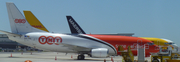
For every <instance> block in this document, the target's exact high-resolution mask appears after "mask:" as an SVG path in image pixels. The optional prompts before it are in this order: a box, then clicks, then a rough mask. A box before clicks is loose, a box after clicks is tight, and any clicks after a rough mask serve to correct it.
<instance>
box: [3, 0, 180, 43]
mask: <svg viewBox="0 0 180 62" xmlns="http://www.w3.org/2000/svg"><path fill="white" fill-rule="evenodd" d="M6 2H14V3H15V5H16V6H17V7H18V8H19V10H20V11H21V12H22V13H23V10H30V11H32V12H33V14H34V15H35V16H36V17H37V18H38V19H39V20H40V21H41V22H42V23H43V24H44V26H45V27H46V28H47V29H48V30H49V31H51V32H58V33H70V29H69V26H68V24H67V20H66V17H65V16H66V15H71V16H73V18H74V19H75V20H76V21H77V22H78V23H79V25H80V26H81V27H82V28H83V29H84V31H85V32H86V33H91V34H112V33H135V35H134V36H138V37H157V38H166V39H169V40H172V41H174V42H175V43H176V44H178V45H179V46H180V0H173V1H172V0H1V1H0V21H1V23H0V25H1V26H0V30H5V31H11V29H10V25H9V19H8V14H7V9H6Z"/></svg>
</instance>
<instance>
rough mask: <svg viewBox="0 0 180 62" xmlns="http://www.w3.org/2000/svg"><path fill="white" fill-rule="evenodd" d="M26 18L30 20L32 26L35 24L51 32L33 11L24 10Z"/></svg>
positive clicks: (35, 26)
mask: <svg viewBox="0 0 180 62" xmlns="http://www.w3.org/2000/svg"><path fill="white" fill-rule="evenodd" d="M23 12H24V15H25V18H26V20H27V21H28V22H29V24H30V25H31V26H33V27H34V28H37V29H40V30H43V31H46V32H49V31H48V30H47V29H46V28H45V27H44V25H43V24H42V23H41V22H40V21H39V20H38V19H37V18H36V17H35V16H34V15H33V13H32V12H31V11H23Z"/></svg>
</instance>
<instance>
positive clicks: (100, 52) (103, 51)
mask: <svg viewBox="0 0 180 62" xmlns="http://www.w3.org/2000/svg"><path fill="white" fill-rule="evenodd" d="M108 53H109V50H108V49H107V48H96V49H92V50H91V57H94V58H104V57H107V56H108Z"/></svg>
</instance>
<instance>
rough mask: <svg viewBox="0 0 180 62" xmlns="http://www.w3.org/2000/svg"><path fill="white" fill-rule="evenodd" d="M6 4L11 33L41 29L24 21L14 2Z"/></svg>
mask: <svg viewBox="0 0 180 62" xmlns="http://www.w3.org/2000/svg"><path fill="white" fill-rule="evenodd" d="M6 6H7V11H8V16H9V22H10V25H11V31H12V33H28V32H41V31H42V30H39V29H36V28H34V27H32V26H31V25H29V23H28V22H27V21H26V19H25V18H24V16H23V15H22V14H21V12H20V11H19V10H18V8H17V7H16V6H15V4H14V3H10V2H7V3H6Z"/></svg>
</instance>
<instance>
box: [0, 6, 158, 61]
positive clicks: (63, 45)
mask: <svg viewBox="0 0 180 62" xmlns="http://www.w3.org/2000/svg"><path fill="white" fill-rule="evenodd" d="M6 6H7V10H8V16H9V22H10V25H11V31H12V33H11V32H6V31H2V30H0V32H2V33H5V34H7V36H8V38H9V39H10V40H13V41H16V42H18V43H21V44H24V45H27V46H30V47H35V48H37V49H42V50H47V51H54V52H65V53H69V52H71V53H78V54H79V55H78V57H77V59H79V60H82V59H84V58H85V56H84V54H88V55H89V56H91V57H96V58H102V57H108V56H112V55H120V52H118V46H119V45H122V46H123V47H124V49H125V50H127V47H128V46H131V49H132V52H133V54H134V55H137V44H140V45H141V46H142V47H145V48H146V49H145V51H146V52H145V54H146V55H150V52H152V53H156V52H158V51H159V49H158V48H159V47H158V46H157V45H154V44H153V43H152V42H151V41H149V40H146V39H142V38H138V37H128V36H113V35H92V34H77V35H70V34H58V33H49V32H45V31H43V30H40V29H36V28H34V27H32V26H31V25H30V24H29V23H28V22H27V21H26V19H25V18H24V16H23V15H22V14H21V12H20V11H19V10H18V8H17V7H16V6H15V4H14V3H6ZM142 41H143V42H142Z"/></svg>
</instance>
